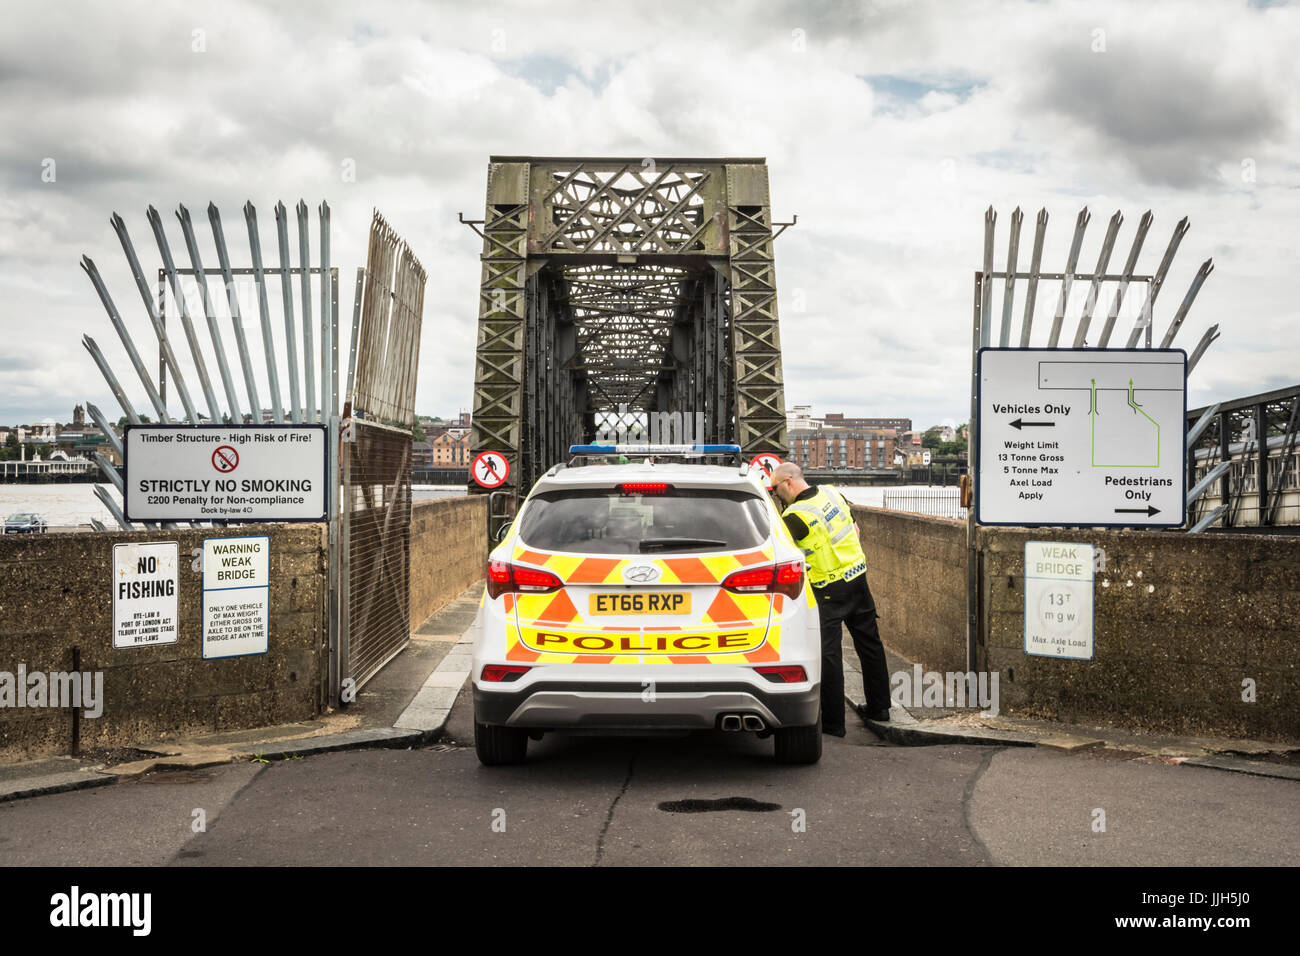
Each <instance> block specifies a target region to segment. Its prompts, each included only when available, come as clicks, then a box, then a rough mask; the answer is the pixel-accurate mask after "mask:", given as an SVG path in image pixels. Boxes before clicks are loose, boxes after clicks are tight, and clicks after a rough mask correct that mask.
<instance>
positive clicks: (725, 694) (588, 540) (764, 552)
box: [472, 445, 822, 765]
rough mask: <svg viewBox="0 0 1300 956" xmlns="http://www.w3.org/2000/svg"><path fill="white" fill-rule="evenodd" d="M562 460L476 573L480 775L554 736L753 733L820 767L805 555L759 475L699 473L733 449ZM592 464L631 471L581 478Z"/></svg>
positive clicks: (718, 469) (587, 452) (814, 633)
mask: <svg viewBox="0 0 1300 956" xmlns="http://www.w3.org/2000/svg"><path fill="white" fill-rule="evenodd" d="M570 454H571V455H574V456H576V457H575V458H574V466H573V467H566V466H564V465H557V466H555V467H554V468H552V469H551V470H550V471H548V472H547V473H546V474H545V475H544V476H543V477H542V478H541V479H539V480H538V482H537V484H536V485H535V486H534V487H533V489H532V490H531V491H530V492H529V494H528V496H527V497H526V498H525V499H524V501H523V502H522V504H521V505H520V508H519V511H518V513H517V514H516V516H515V519H514V521H513V522H512V523H511V525H510V527H509V528H508V529H507V530H506V532H505V534H504V537H503V539H502V540H501V542H500V543H499V544H498V545H497V546H496V547H495V548H494V550H493V551H492V553H491V554H490V556H489V559H488V566H487V583H486V586H485V588H484V593H483V598H482V600H481V602H480V607H479V612H478V616H477V618H476V619H475V623H474V628H475V631H476V633H475V640H474V664H473V668H474V669H473V673H472V678H473V686H474V742H475V748H476V750H477V752H478V757H479V760H480V761H482V762H483V763H484V764H488V765H494V764H510V763H518V762H520V761H522V760H523V759H524V756H525V753H526V750H527V746H528V740H529V738H532V739H535V740H536V739H541V737H542V735H543V734H545V733H548V732H553V731H561V732H564V731H580V732H595V733H600V732H605V731H608V732H613V733H625V732H628V731H642V732H644V731H664V732H670V731H682V730H724V731H734V732H741V733H743V732H751V733H757V734H759V735H760V736H771V737H772V738H773V740H774V749H775V756H776V759H777V760H778V761H780V762H783V763H815V762H816V761H817V760H818V759H820V757H821V748H822V743H821V718H820V702H821V700H820V681H821V632H820V628H819V624H818V617H817V605H816V601H815V599H814V597H813V595H812V591H811V590H810V588H809V585H808V581H807V576H806V574H805V567H804V555H803V552H802V551H800V549H799V548H798V547H796V546H795V543H794V541H793V539H792V538H791V537H790V533H789V532H788V531H787V530H786V527H785V524H784V522H782V521H781V519H780V516H779V515H778V513H777V511H776V508H775V506H774V505H773V503H772V501H771V499H770V497H769V496H768V494H767V493H766V491H765V489H764V485H763V482H762V480H761V474H759V473H758V472H756V471H754V470H750V469H749V468H748V466H747V465H744V464H741V465H739V467H737V466H734V465H733V466H727V465H725V464H706V463H704V456H708V455H717V454H725V455H733V456H737V457H738V456H739V454H740V448H739V446H735V445H693V446H648V445H640V446H622V445H614V446H610V445H591V446H574V447H573V448H571V449H570ZM593 455H595V456H608V455H614V456H619V455H627V456H636V457H637V458H643V460H641V461H637V462H629V463H626V464H609V463H605V460H604V459H603V458H602V461H601V463H597V464H583V465H579V464H578V461H579V460H581V458H582V456H593ZM664 455H672V456H676V457H680V458H684V459H685V460H684V461H666V460H664V459H663V456H664ZM643 456H644V457H643Z"/></svg>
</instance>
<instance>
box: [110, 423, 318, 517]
mask: <svg viewBox="0 0 1300 956" xmlns="http://www.w3.org/2000/svg"><path fill="white" fill-rule="evenodd" d="M327 446H328V441H327V438H326V430H325V426H324V425H127V426H126V429H125V436H124V438H123V442H122V447H123V451H124V452H125V459H126V467H125V477H124V482H125V486H124V487H125V493H124V495H123V503H124V509H123V510H124V512H125V514H126V518H127V520H128V521H324V520H325V513H326V504H325V498H326V491H327V490H328V482H327V479H326V463H327V457H326V451H327Z"/></svg>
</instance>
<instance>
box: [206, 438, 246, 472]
mask: <svg viewBox="0 0 1300 956" xmlns="http://www.w3.org/2000/svg"><path fill="white" fill-rule="evenodd" d="M212 467H213V468H215V469H217V471H219V472H221V473H222V474H223V475H227V474H229V473H230V472H232V471H234V470H235V469H236V468H238V467H239V452H237V451H236V450H235V449H234V448H232V447H231V446H230V445H222V446H221V447H220V448H218V449H217V450H216V451H214V452H213V453H212Z"/></svg>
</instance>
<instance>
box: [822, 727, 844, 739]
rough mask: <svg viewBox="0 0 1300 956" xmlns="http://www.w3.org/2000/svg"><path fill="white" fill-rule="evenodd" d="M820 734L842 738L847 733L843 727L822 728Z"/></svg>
mask: <svg viewBox="0 0 1300 956" xmlns="http://www.w3.org/2000/svg"><path fill="white" fill-rule="evenodd" d="M822 733H824V734H830V735H831V736H832V737H843V736H844V735H845V734H847V733H848V731H847V730H845V729H844V728H843V727H823V728H822Z"/></svg>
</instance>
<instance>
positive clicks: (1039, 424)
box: [1011, 418, 1056, 431]
mask: <svg viewBox="0 0 1300 956" xmlns="http://www.w3.org/2000/svg"><path fill="white" fill-rule="evenodd" d="M1011 427H1012V428H1014V429H1016V431H1019V430H1020V429H1021V428H1022V427H1023V428H1055V427H1056V422H1026V421H1022V420H1021V419H1019V418H1017V419H1016V420H1015V421H1014V422H1012V423H1011Z"/></svg>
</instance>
